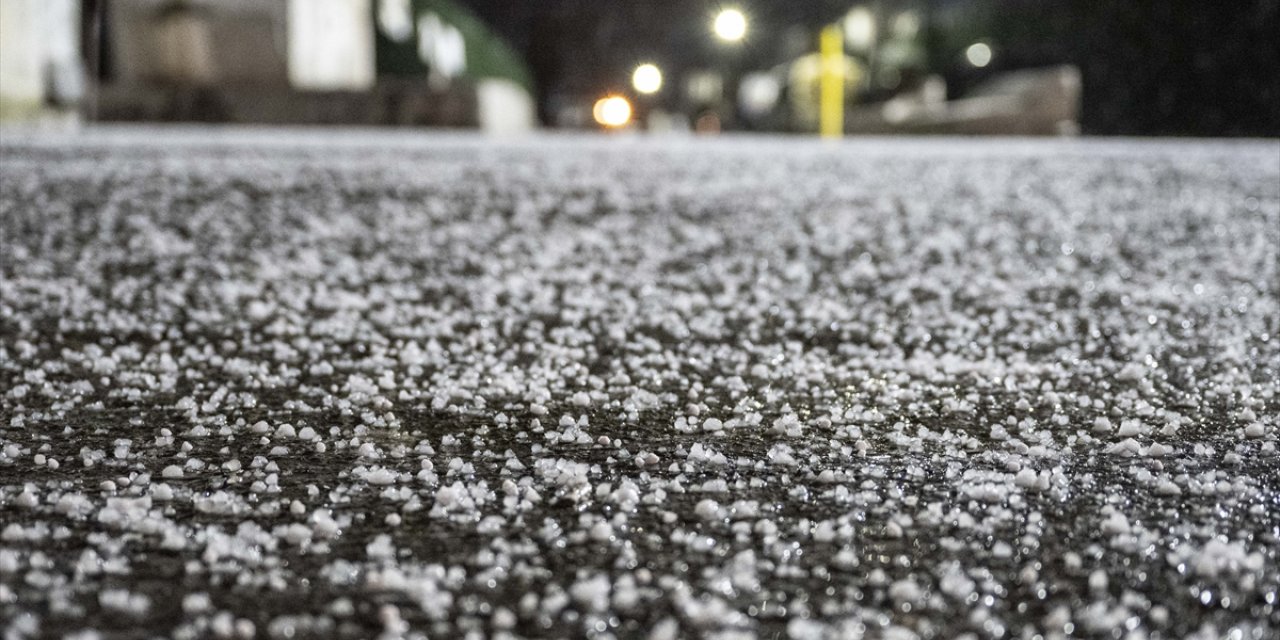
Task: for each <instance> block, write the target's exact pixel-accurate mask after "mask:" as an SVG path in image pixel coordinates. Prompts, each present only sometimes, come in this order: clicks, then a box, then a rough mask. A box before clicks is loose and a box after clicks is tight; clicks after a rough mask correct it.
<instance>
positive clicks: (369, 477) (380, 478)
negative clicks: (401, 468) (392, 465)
mask: <svg viewBox="0 0 1280 640" xmlns="http://www.w3.org/2000/svg"><path fill="white" fill-rule="evenodd" d="M398 477H399V475H398V474H397V473H396V472H394V471H392V470H390V469H387V468H385V467H378V468H376V469H373V470H372V471H369V472H368V473H366V474H365V476H364V479H365V482H368V483H369V484H374V485H389V484H394V483H395V482H396V480H397V478H398Z"/></svg>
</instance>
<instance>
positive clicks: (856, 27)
mask: <svg viewBox="0 0 1280 640" xmlns="http://www.w3.org/2000/svg"><path fill="white" fill-rule="evenodd" d="M844 37H845V40H846V41H847V42H848V43H849V47H850V48H852V49H853V50H854V51H866V50H868V49H870V48H871V45H872V44H873V43H875V41H876V16H875V14H873V13H871V10H870V9H868V8H866V7H854V8H853V9H851V10H849V13H848V14H847V15H845V17H844Z"/></svg>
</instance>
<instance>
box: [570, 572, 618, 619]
mask: <svg viewBox="0 0 1280 640" xmlns="http://www.w3.org/2000/svg"><path fill="white" fill-rule="evenodd" d="M609 590H610V583H609V576H607V575H605V574H603V573H597V574H595V575H594V576H592V577H589V578H583V579H581V580H578V581H577V582H575V583H574V584H573V586H571V587H569V595H571V596H572V597H573V599H574V600H575V601H576V602H577V603H578V604H580V605H582V606H583V607H584V608H586V609H588V610H590V611H604V610H606V609H608V608H609Z"/></svg>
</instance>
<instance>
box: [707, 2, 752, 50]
mask: <svg viewBox="0 0 1280 640" xmlns="http://www.w3.org/2000/svg"><path fill="white" fill-rule="evenodd" d="M711 28H712V30H713V31H714V32H715V34H716V37H717V38H720V39H721V40H723V41H725V42H740V41H741V40H742V39H743V38H745V37H746V36H747V16H746V15H745V14H743V13H742V11H740V10H738V9H734V8H728V9H723V10H721V11H720V13H718V14H716V19H715V22H713V23H712V25H711Z"/></svg>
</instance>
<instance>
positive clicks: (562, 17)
mask: <svg viewBox="0 0 1280 640" xmlns="http://www.w3.org/2000/svg"><path fill="white" fill-rule="evenodd" d="M462 1H463V3H464V4H466V5H468V6H470V7H471V8H472V9H473V10H474V11H475V12H476V13H477V14H478V15H479V16H480V17H481V18H482V19H484V20H485V21H486V22H488V23H490V24H491V25H493V26H494V27H495V28H496V29H497V31H499V32H500V33H501V34H502V35H503V36H504V37H506V38H507V39H508V40H509V41H510V42H511V44H512V45H513V46H514V47H515V48H516V50H517V51H520V52H521V53H523V54H524V55H525V58H526V60H527V61H528V63H529V64H530V66H531V67H532V70H533V74H534V79H535V83H536V85H537V91H538V94H539V99H540V103H542V104H543V106H544V107H545V106H546V102H547V100H548V99H549V98H550V97H551V96H555V95H564V96H574V95H583V96H586V95H596V94H599V93H603V92H605V91H610V90H621V89H624V88H625V87H626V83H627V79H628V76H629V73H630V70H631V69H632V68H633V67H634V65H635V64H636V63H637V62H640V61H646V60H651V61H654V62H657V63H658V64H659V65H660V66H662V67H663V68H664V70H666V72H667V73H668V77H672V78H674V77H678V76H679V74H680V73H681V71H682V70H685V69H691V68H698V67H703V68H706V67H717V68H719V67H723V65H724V64H726V63H727V64H733V65H738V66H740V67H741V68H743V69H762V68H766V67H768V66H772V65H773V64H778V63H781V62H783V61H785V60H788V59H790V58H792V57H794V56H795V55H797V54H799V53H803V52H804V51H806V50H807V49H809V48H811V47H812V42H813V34H814V32H815V31H816V28H817V27H818V26H820V25H822V24H824V23H827V22H830V21H833V20H835V19H837V18H838V17H839V16H841V15H843V14H844V13H845V12H846V11H847V10H848V9H849V7H851V6H852V4H853V3H850V2H848V1H847V0H846V1H836V0H805V1H804V2H797V1H793V0H772V1H770V0H744V1H742V2H738V3H734V5H735V6H739V7H741V8H742V9H743V10H744V11H745V12H746V13H747V14H748V15H749V16H750V18H751V36H750V40H749V41H748V42H747V43H745V44H744V45H743V46H742V47H741V49H740V50H738V51H731V50H727V49H726V47H724V46H722V45H720V44H719V43H716V42H714V41H713V40H712V39H711V38H710V36H709V24H710V20H711V16H712V15H713V14H714V13H715V11H716V10H717V9H718V8H719V7H720V6H723V5H725V4H726V3H720V2H712V1H709V0H611V1H609V2H601V1H599V0H539V1H538V2H511V1H510V0H462ZM878 6H880V7H881V8H882V10H884V11H886V12H888V11H897V10H899V9H901V8H907V7H916V8H919V9H921V10H923V11H924V12H925V13H926V14H928V15H934V16H937V15H952V16H960V18H961V19H960V20H959V21H958V24H957V21H950V22H949V23H948V24H949V26H948V27H946V28H943V27H941V26H938V24H935V26H934V27H933V28H926V32H925V36H924V37H925V38H926V44H927V45H928V56H929V64H930V67H931V70H933V71H935V72H938V73H941V74H943V75H944V76H945V77H946V78H947V81H948V85H949V87H950V90H951V93H952V94H953V97H954V96H955V95H958V94H962V93H963V91H964V90H965V89H967V88H969V87H971V86H972V85H973V84H974V83H976V82H979V81H981V80H983V79H985V78H986V77H989V76H990V75H991V74H994V73H999V72H1000V71H1003V70H1009V69H1017V68H1025V67H1036V66H1047V65H1053V64H1060V63H1064V62H1069V63H1073V64H1076V65H1078V66H1079V67H1080V68H1081V70H1082V72H1083V76H1084V105H1083V114H1082V120H1083V122H1082V125H1083V129H1084V131H1085V132H1086V133H1093V134H1103V135H1216V136H1232V135H1255V136H1256V135H1264V136H1278V135H1280V48H1278V47H1277V45H1276V40H1275V35H1274V34H1276V33H1280V0H1242V1H1238V2H1236V1H1233V2H1230V3H1221V4H1219V3H1206V2H1200V1H1196V0H1167V1H1148V0H1140V1H1134V2H1096V1H1090V0H1047V1H1046V0H1039V1H1037V0H932V1H930V2H923V1H918V2H909V1H906V0H903V1H894V0H882V1H880V2H879V3H878ZM936 22H937V23H941V22H942V21H941V20H939V21H936ZM975 38H983V39H986V40H989V41H991V42H993V43H994V44H995V46H996V47H997V51H998V52H999V55H998V56H997V57H996V59H995V61H994V62H993V64H992V65H991V66H990V67H988V68H987V69H984V70H982V71H981V72H975V71H974V70H971V69H967V68H965V67H964V66H963V65H962V64H960V63H959V62H958V57H957V55H956V53H957V52H958V51H959V50H961V49H962V48H963V47H964V46H966V45H967V44H969V43H970V42H972V41H973V39H975ZM725 56H732V58H731V59H729V60H726V59H725ZM545 115H546V114H545V113H544V116H545Z"/></svg>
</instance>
